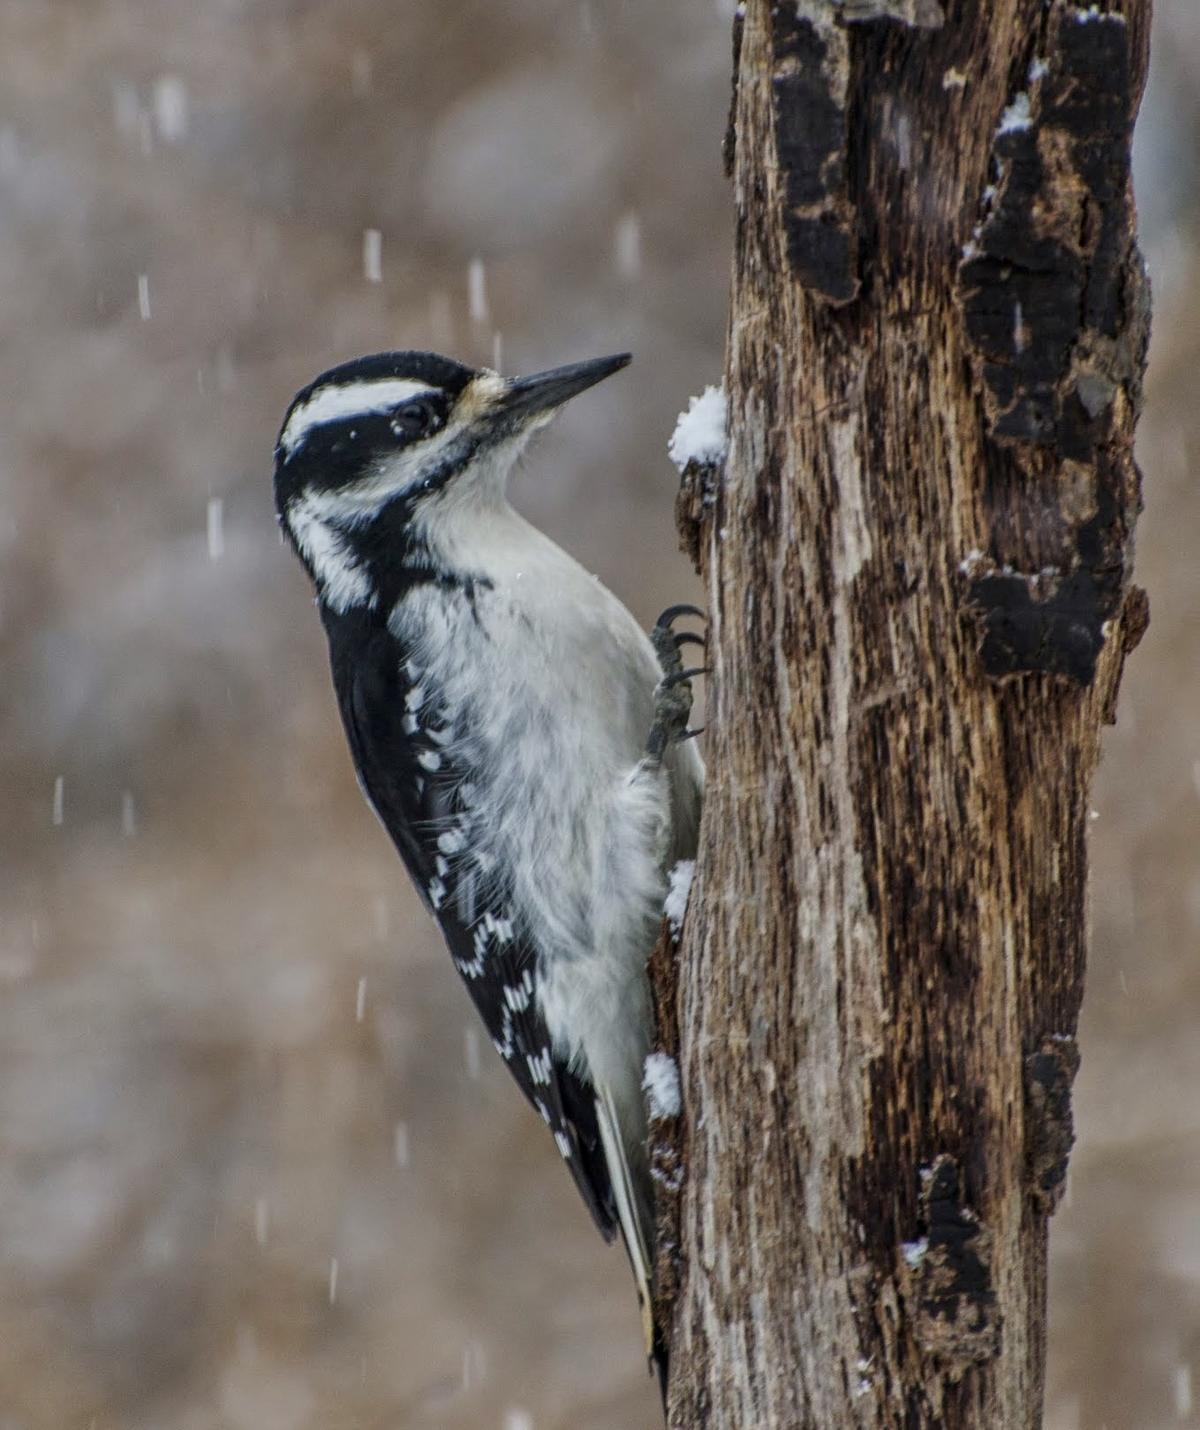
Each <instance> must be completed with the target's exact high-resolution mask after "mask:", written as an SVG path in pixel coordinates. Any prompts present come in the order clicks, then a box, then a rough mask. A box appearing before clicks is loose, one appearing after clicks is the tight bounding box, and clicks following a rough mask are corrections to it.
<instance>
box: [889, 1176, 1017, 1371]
mask: <svg viewBox="0 0 1200 1430" xmlns="http://www.w3.org/2000/svg"><path fill="white" fill-rule="evenodd" d="M921 1210H922V1213H923V1219H924V1222H925V1228H926V1229H925V1234H924V1235H923V1236H922V1237H920V1238H919V1239H918V1240H917V1241H915V1242H910V1243H909V1244H908V1245H906V1246H904V1247H902V1248H901V1253H900V1285H901V1290H902V1292H903V1295H904V1301H905V1306H906V1308H907V1311H908V1315H909V1321H910V1325H911V1328H912V1333H913V1336H914V1337H915V1339H916V1340H917V1342H918V1344H919V1345H920V1346H921V1348H922V1350H924V1351H925V1352H926V1353H927V1354H928V1355H932V1356H934V1357H936V1359H937V1360H938V1361H939V1362H940V1363H941V1364H942V1367H943V1369H944V1371H945V1374H946V1375H947V1377H948V1378H949V1379H950V1380H951V1381H955V1380H958V1379H960V1378H961V1376H962V1375H963V1373H964V1372H965V1371H967V1370H968V1369H970V1367H971V1366H972V1365H976V1364H978V1363H979V1362H981V1361H986V1360H990V1359H991V1358H992V1357H993V1356H994V1355H996V1353H997V1352H998V1350H999V1348H1000V1319H999V1313H998V1310H997V1306H996V1292H995V1290H994V1288H993V1286H992V1274H991V1266H990V1255H991V1234H990V1233H989V1232H988V1231H986V1230H985V1229H984V1228H983V1227H982V1226H981V1225H980V1223H979V1218H978V1217H977V1216H976V1215H975V1213H974V1212H973V1211H972V1210H971V1209H970V1208H969V1207H966V1206H964V1205H963V1203H962V1201H961V1200H960V1195H959V1174H958V1166H957V1164H956V1163H955V1161H954V1159H953V1158H952V1157H946V1156H941V1157H938V1158H937V1160H936V1161H935V1162H934V1163H933V1165H932V1167H930V1168H929V1169H928V1170H927V1171H925V1172H923V1173H922V1187H921Z"/></svg>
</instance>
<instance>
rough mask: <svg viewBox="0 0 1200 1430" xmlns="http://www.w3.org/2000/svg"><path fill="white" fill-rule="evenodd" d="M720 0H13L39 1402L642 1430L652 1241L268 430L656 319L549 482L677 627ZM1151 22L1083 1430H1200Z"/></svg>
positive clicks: (9, 203)
mask: <svg viewBox="0 0 1200 1430" xmlns="http://www.w3.org/2000/svg"><path fill="white" fill-rule="evenodd" d="M730 9H731V6H730V5H725V4H720V3H714V0H704V3H696V0H658V3H657V4H655V5H644V4H640V3H633V0H628V3H627V0H595V2H594V3H587V0H454V3H447V0H441V3H438V0H399V3H395V0H393V3H390V4H387V3H384V0H339V3H338V4H337V5H329V4H317V3H309V0H254V3H251V0H208V3H205V4H203V5H199V6H198V5H195V4H192V3H185V2H184V0H157V3H156V4H153V5H151V4H146V3H142V4H137V3H132V0H90V3H88V4H82V3H75V4H71V3H67V0H3V3H0V321H2V331H3V334H4V342H3V346H2V350H0V381H2V391H3V412H2V416H0V553H2V561H3V565H2V567H0V571H2V580H0V651H2V660H3V664H2V667H0V669H2V671H3V690H4V700H3V704H2V706H0V721H2V741H0V764H2V772H3V790H4V797H3V809H4V820H3V824H2V826H0V828H2V838H3V869H2V873H0V878H2V880H3V886H2V887H3V897H2V902H0V1427H2V1430H50V1427H55V1430H73V1427H79V1430H88V1427H95V1430H116V1428H117V1427H120V1428H121V1430H143V1427H144V1430H152V1427H153V1430H209V1427H212V1430H217V1427H221V1430H225V1427H228V1430H303V1427H309V1426H311V1427H345V1430H368V1428H369V1427H381V1430H382V1427H395V1430H401V1427H405V1430H406V1427H450V1430H455V1428H456V1427H495V1430H533V1427H536V1430H549V1427H563V1428H564V1430H566V1427H572V1430H617V1428H618V1427H622V1428H623V1427H637V1426H647V1427H649V1426H653V1425H654V1424H655V1423H656V1415H657V1412H656V1408H655V1395H654V1392H653V1390H652V1387H651V1384H650V1382H649V1381H648V1380H647V1378H646V1377H645V1375H644V1373H643V1370H642V1364H641V1359H640V1353H639V1331H638V1322H637V1315H636V1311H635V1306H634V1300H633V1295H632V1292H631V1289H630V1286H629V1283H628V1278H627V1271H626V1268H625V1265H624V1262H623V1258H622V1256H621V1254H620V1252H619V1251H616V1250H613V1249H606V1248H605V1247H604V1246H603V1245H602V1244H601V1243H600V1242H599V1240H598V1239H597V1238H596V1236H595V1234H594V1233H593V1231H592V1228H591V1226H590V1224H589V1222H588V1219H587V1217H586V1214H585V1213H584V1211H583V1208H582V1206H581V1204H580V1203H579V1201H578V1199H577V1197H576V1195H575V1193H574V1191H573V1189H572V1187H571V1185H570V1183H569V1180H568V1179H567V1178H566V1177H565V1176H564V1175H563V1173H562V1170H561V1167H560V1165H559V1162H558V1157H557V1154H556V1152H555V1151H554V1149H553V1147H552V1146H551V1145H550V1143H549V1139H547V1138H546V1137H545V1136H544V1133H543V1129H542V1127H541V1124H540V1123H539V1122H538V1120H537V1119H536V1118H535V1117H534V1116H532V1115H531V1114H529V1112H528V1111H527V1110H526V1108H525V1106H524V1104H523V1103H522V1101H521V1099H520V1098H519V1097H518V1095H517V1094H516V1093H515V1091H514V1090H513V1089H512V1088H511V1087H510V1086H509V1084H508V1081H507V1078H506V1075H505V1073H504V1072H503V1070H502V1069H501V1068H500V1067H499V1066H498V1060H497V1059H496V1058H495V1057H494V1056H493V1054H492V1052H491V1049H490V1047H489V1046H488V1045H487V1043H486V1040H485V1039H483V1038H481V1037H478V1036H477V1035H476V1033H475V1025H474V1022H473V1016H472V1014H471V1011H470V1009H469V1007H468V1004H467V1000H466V998H465V996H464V995H463V993H462V991H461V989H460V987H459V985H458V981H457V978H456V976H455V975H454V973H453V970H452V969H451V967H450V964H449V961H448V959H447V958H446V957H445V955H444V953H443V951H442V949H441V947H440V945H439V943H438V941H437V939H436V937H435V936H434V934H433V932H432V930H431V927H430V925H429V923H428V921H427V919H426V918H425V917H424V915H423V913H422V912H421V910H420V907H419V905H418V902H417V900H416V897H415V896H414V895H413V894H412V893H411V891H410V890H409V889H408V888H407V887H406V884H405V881H404V879H403V877H402V873H401V870H400V866H399V864H398V862H397V860H396V858H395V856H394V855H393V853H392V851H391V849H390V847H389V846H388V844H387V842H386V841H385V839H384V837H383V835H382V833H381V832H380V830H379V828H378V827H377V825H376V824H375V821H374V820H373V818H372V817H371V815H370V814H369V813H368V812H367V810H366V809H365V807H364V806H363V804H362V802H361V800H360V798H359V795H358V791H357V789H356V787H355V783H354V779H353V775H352V772H351V768H350V764H349V761H348V757H347V755H346V752H345V749H344V747H343V741H342V736H341V733H340V730H339V727H338V724H337V720H336V716H335V711H334V706H333V702H332V697H331V694H330V691H329V684H328V677H327V673H326V667H325V654H324V649H323V641H322V636H321V633H320V630H319V626H318V622H317V620H316V617H315V614H314V612H313V610H312V608H311V604H310V601H309V593H308V589H307V586H306V583H305V581H304V579H303V577H302V574H301V572H300V570H299V568H298V566H297V565H296V563H295V562H294V561H293V560H292V558H291V557H290V556H289V554H288V553H287V552H285V551H284V550H283V549H282V548H281V547H280V546H279V544H278V541H277V536H276V529H275V524H274V519H273V514H272V510H271V500H270V480H269V479H270V468H271V460H270V454H271V446H272V442H273V439H274V435H275V431H276V428H277V425H278V422H279V419H280V417H281V415H282V412H283V409H284V406H285V405H286V402H287V400H288V398H289V397H290V395H291V393H292V392H293V390H294V389H295V388H296V387H298V386H299V385H300V384H301V383H302V382H304V381H305V380H307V379H308V378H309V377H311V376H312V375H313V374H314V373H315V372H316V371H318V370H319V369H320V368H323V367H324V366H326V365H328V364H330V363H332V362H335V361H339V360H341V359H343V358H346V357H349V356H352V355H355V354H358V353H361V352H366V351H370V350H373V349H377V348H382V347H391V346H433V347H437V348H441V349H446V350H449V351H451V352H453V353H455V354H457V355H458V356H460V357H465V358H468V359H473V360H478V361H486V362H489V363H490V362H491V361H492V360H493V358H494V357H495V356H497V355H498V357H499V361H500V363H501V364H502V365H503V367H504V368H505V369H507V370H508V371H514V372H516V371H523V370H524V371H529V370H532V369H534V368H536V367H540V366H548V365H551V364H554V363H558V362H565V361H569V360H572V359H575V358H581V357H587V356H592V355H595V354H599V353H604V352H608V351H612V350H616V349H621V348H630V349H632V350H633V351H634V352H635V354H636V355H637V365H636V366H635V367H634V368H633V369H632V370H631V371H630V372H629V373H627V374H625V375H623V376H621V377H619V378H618V379H615V380H614V381H613V382H611V383H609V384H606V385H605V386H604V387H602V388H600V389H597V391H596V393H594V394H591V395H589V396H588V397H587V398H586V399H585V400H582V401H581V402H580V403H578V404H577V405H576V406H575V407H573V408H572V410H571V411H570V413H569V414H568V415H567V416H566V417H565V418H564V419H563V421H562V422H561V423H560V424H559V425H558V426H557V427H556V428H555V430H554V431H553V432H552V433H550V434H549V435H548V436H547V437H546V438H545V439H544V440H543V442H542V444H541V447H540V449H539V450H538V452H537V453H536V454H535V456H534V459H533V460H532V461H531V462H530V464H529V467H528V470H527V471H525V472H523V473H522V474H521V475H520V476H519V477H518V479H517V482H516V496H517V499H518V501H519V503H520V504H521V505H522V506H523V507H524V508H525V509H527V510H528V511H530V512H531V513H532V514H534V515H535V516H536V518H537V519H538V520H539V521H540V522H542V523H543V524H544V525H545V526H546V527H547V528H548V529H549V530H550V531H551V533H552V534H554V535H555V536H557V537H558V538H560V539H561V540H563V541H564V542H565V543H566V544H567V545H569V546H570V548H571V549H572V550H573V551H575V552H576V553H577V554H578V555H579V556H580V557H581V558H582V559H583V561H584V562H585V563H586V564H587V565H589V566H590V567H591V568H592V569H594V570H596V571H597V572H599V573H600V575H601V576H602V577H603V579H604V580H605V581H606V582H607V583H608V584H610V585H611V586H613V587H614V588H615V589H616V590H617V591H618V592H620V593H621V594H622V595H623V596H624V597H625V598H626V599H627V600H628V601H629V602H630V604H631V605H632V606H633V608H634V609H635V611H637V612H638V613H639V615H641V616H642V617H644V618H646V619H649V618H651V617H652V616H653V615H654V613H655V612H656V610H657V608H659V607H660V606H662V605H664V604H666V603H667V602H668V601H670V600H672V599H679V598H680V597H686V596H688V595H690V594H692V591H693V587H692V585H691V577H690V574H689V572H688V571H687V569H686V566H685V564H684V562H683V559H682V558H681V557H680V556H678V555H677V554H676V551H675V535H674V530H673V525H672V519H671V501H672V495H673V491H674V481H673V473H672V471H671V469H670V467H669V465H668V463H667V461H666V457H665V451H664V447H665V442H666V438H667V436H668V434H669V432H670V429H671V426H672V424H673V420H674V416H675V414H676V412H677V411H678V410H679V409H680V408H681V407H682V406H683V405H685V402H686V399H687V397H688V395H689V394H690V393H692V392H695V391H698V390H699V389H700V388H701V387H702V386H703V385H704V384H705V383H706V382H708V381H712V380H715V379H716V378H717V376H718V375H719V372H720V367H721V357H722V343H723V327H724V317H725V301H726V273H727V264H728V246H729V223H728V195H727V192H726V188H725V184H724V181H723V180H722V178H721V176H720V165H719V146H720V140H721V134H722V130H723V126H724V119H725V105H726V98H727V92H728V48H729V46H728V23H729V14H728V11H729V10H730ZM1157 9H1158V16H1157V34H1156V39H1157V48H1156V52H1155V60H1154V78H1153V83H1152V86H1151V91H1150V94H1149V97H1148V100H1147V104H1146V107H1145V110H1144V117H1143V120H1142V125H1141V130H1140V135H1139V147H1138V156H1137V157H1138V177H1139V195H1140V201H1141V206H1142V216H1143V237H1144V244H1145V248H1146V252H1147V256H1148V258H1149V261H1150V265H1151V269H1152V273H1153V277H1154V282H1155V289H1156V322H1155V330H1154V348H1153V358H1152V367H1151V381H1150V388H1149V400H1148V405H1147V411H1146V416H1145V419H1144V421H1143V424H1142V441H1141V452H1142V460H1143V464H1144V466H1145V469H1146V473H1147V509H1146V514H1145V517H1144V519H1143V522H1142V526H1141V528H1140V545H1139V576H1140V579H1141V580H1142V581H1143V583H1144V584H1146V585H1147V586H1148V587H1149V588H1150V591H1151V595H1152V600H1153V604H1154V620H1153V624H1152V626H1151V629H1150V633H1149V636H1148V637H1147V640H1146V642H1145V644H1144V645H1143V647H1142V648H1141V649H1140V650H1139V651H1138V653H1137V655H1136V657H1135V658H1134V660H1133V661H1132V662H1131V665H1130V667H1129V670H1128V672H1127V678H1126V683H1125V690H1124V693H1123V696H1122V703H1121V722H1120V725H1119V727H1118V728H1117V729H1116V730H1115V731H1113V732H1111V733H1110V735H1109V736H1108V740H1107V754H1106V759H1105V764H1104V769H1103V777H1102V779H1101V781H1100V784H1099V787H1098V789H1097V791H1096V797H1095V806H1096V812H1097V813H1096V821H1095V825H1094V846H1093V847H1094V869H1095V880H1094V886H1095V892H1094V925H1095V937H1094V944H1093V956H1092V967H1091V975H1090V979H1089V991H1088V999H1087V1005H1086V1013H1085V1018H1084V1027H1083V1051H1084V1065H1083V1071H1082V1073H1081V1075H1080V1081H1079V1088H1078V1111H1079V1123H1080V1133H1081V1137H1080V1144H1079V1146H1078V1149H1077V1151H1076V1153H1075V1157H1074V1162H1073V1167H1072V1177H1071V1193H1070V1200H1069V1204H1068V1205H1067V1206H1066V1207H1065V1208H1064V1209H1063V1210H1062V1211H1060V1213H1059V1215H1058V1217H1057V1218H1056V1220H1055V1223H1054V1231H1053V1245H1054V1281H1053V1293H1052V1300H1053V1317H1054V1331H1053V1345H1052V1352H1051V1366H1050V1376H1049V1381H1050V1384H1049V1417H1048V1419H1049V1424H1050V1426H1051V1427H1053V1430H1099V1427H1102V1426H1107V1427H1109V1430H1120V1428H1121V1427H1138V1428H1139V1430H1141V1428H1142V1427H1158V1426H1163V1427H1166V1426H1173V1425H1178V1424H1181V1423H1183V1424H1187V1423H1193V1424H1195V1423H1200V1409H1196V1408H1193V1407H1194V1405H1196V1404H1200V1383H1197V1384H1195V1386H1193V1367H1194V1368H1195V1375H1196V1376H1197V1377H1200V1026H1198V1025H1200V959H1198V958H1197V956H1196V954H1197V944H1198V941H1200V868H1198V860H1197V851H1198V849H1200V720H1198V714H1200V660H1198V656H1200V619H1198V613H1200V559H1198V558H1197V554H1196V552H1197V547H1198V545H1200V496H1198V494H1197V490H1196V486H1195V484H1194V483H1193V482H1192V481H1191V480H1190V472H1191V469H1192V468H1193V467H1194V465H1195V463H1196V454H1197V451H1198V450H1200V384H1198V382H1197V371H1198V370H1200V9H1198V7H1197V6H1196V3H1195V0H1158V6H1157ZM370 234H375V235H377V237H372V236H369V235H370ZM472 265H475V267H474V278H473V279H472V277H471V272H472Z"/></svg>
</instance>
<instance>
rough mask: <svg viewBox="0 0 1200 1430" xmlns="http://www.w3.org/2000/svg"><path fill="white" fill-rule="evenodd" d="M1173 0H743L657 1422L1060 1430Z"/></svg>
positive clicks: (691, 536)
mask: <svg viewBox="0 0 1200 1430" xmlns="http://www.w3.org/2000/svg"><path fill="white" fill-rule="evenodd" d="M1149 10H1150V6H1149V0H1120V2H1119V3H1118V0H1111V2H1110V0H1104V3H1101V4H1100V5H1098V6H1078V5H1073V4H1069V3H1064V0H1049V3H1045V0H990V3H984V0H946V3H944V4H942V5H938V4H934V3H925V0H904V3H892V4H887V3H867V0H856V3H853V4H850V3H845V4H838V3H830V0H786V3H779V4H770V3H768V0H749V3H748V4H747V5H746V6H745V14H744V19H742V20H740V21H739V24H738V33H737V35H736V37H735V38H736V45H735V50H736V58H735V91H734V111H733V118H732V122H731V126H730V141H729V142H728V143H727V159H728V160H729V161H730V163H731V170H732V177H733V185H734V201H735V205H736V218H737V230H736V253H735V261H734V279H733V303H732V321H731V327H730V339H729V351H728V370H727V374H726V386H727V390H728V393H729V397H730V432H731V445H730V451H729V457H728V462H727V466H726V468H725V470H724V471H723V472H721V473H715V472H709V473H700V472H694V471H693V472H691V473H689V474H688V476H689V480H688V481H687V482H686V483H685V488H684V494H683V497H682V498H681V526H682V528H683V530H684V532H685V538H686V539H687V541H688V542H689V543H690V544H691V545H692V549H693V550H694V552H695V553H696V554H697V556H698V560H699V565H700V568H701V571H702V574H703V576H704V578H705V580H706V582H707V586H708V592H709V602H710V612H711V628H710V636H711V658H712V662H713V665H714V672H713V678H712V690H711V693H710V716H709V734H708V761H709V769H710V783H709V791H708V797H707V808H706V813H705V822H704V831H703V838H702V848H701V852H700V858H699V861H698V868H697V876H696V884H695V887H694V889H693V893H692V899H691V905H690V909H689V914H688V919H687V922H686V925H685V929H684V939H683V945H682V949H681V957H680V965H679V991H678V1009H679V1028H680V1043H681V1048H680V1054H681V1066H682V1074H683V1086H684V1100H685V1101H684V1116H683V1120H682V1128H681V1130H680V1135H681V1138H682V1153H683V1163H684V1168H685V1172H686V1179H685V1182H684V1186H683V1189H682V1203H681V1207H680V1211H679V1217H680V1220H679V1252H680V1257H679V1264H678V1272H679V1275H680V1283H679V1287H678V1293H677V1299H676V1300H675V1303H674V1307H673V1369H672V1381H671V1390H670V1423H671V1425H672V1426H676V1427H697V1426H709V1425H711V1426H721V1427H733V1426H755V1427H759V1426H813V1427H818V1430H831V1427H841V1426H863V1427H866V1426H871V1427H876V1426H889V1427H900V1426H904V1427H914V1426H934V1425H936V1426H946V1427H960V1426H973V1427H989V1430H994V1427H1018V1426H1032V1425H1036V1424H1037V1423H1038V1422H1039V1418H1040V1406H1041V1395H1042V1380H1043V1360H1044V1346H1045V1268H1046V1219H1047V1216H1048V1215H1049V1213H1050V1211H1052V1210H1053V1207H1054V1205H1055V1203H1056V1200H1057V1197H1058V1195H1059V1193H1060V1191H1061V1186H1062V1182H1063V1178H1064V1176H1065V1170H1066V1159H1067V1154H1068V1151H1069V1148H1070V1144H1071V1136H1072V1134H1071V1115H1070V1084H1071V1079H1072V1077H1073V1075H1074V1071H1075V1068H1076V1066H1077V1060H1078V1054H1077V1052H1076V1048H1075V1042H1074V1037H1075V1031H1076V1022H1077V1016H1078V1012H1079V1004H1080V999H1081V995H1082V986H1083V971H1084V950H1085V932H1086V929H1085V925H1086V913H1085V896H1086V833H1085V831H1086V823H1087V812H1088V790H1089V784H1090V781H1091V777H1092V773H1093V770H1094V768H1095V765H1096V761H1097V756H1098V747H1099V736H1100V729H1101V725H1102V723H1103V721H1104V720H1105V719H1108V718H1111V715H1112V711H1113V708H1114V701H1115V698H1116V691H1117V685H1118V682H1119V679H1120V675H1121V668H1122V663H1123V660H1124V656H1125V654H1126V653H1127V651H1128V650H1129V649H1130V648H1131V647H1132V645H1133V644H1134V643H1135V642H1136V639H1137V637H1138V636H1139V635H1140V633H1141V630H1142V629H1143V628H1144V626H1145V621H1146V609H1145V598H1144V596H1143V595H1142V593H1140V592H1139V591H1137V589H1136V588H1134V587H1132V586H1131V585H1130V582H1129V576H1130V564H1131V559H1132V533H1133V524H1134V520H1135V517H1136V514H1137V512H1138V509H1139V477H1138V472H1137V469H1136V468H1135V466H1134V462H1133V457H1132V451H1131V447H1132V437H1133V426H1134V422H1135V420H1136V416H1137V411H1138V405H1139V400H1140V380H1141V372H1142V364H1143V358H1144V351H1145V342H1146V331H1147V320H1148V297H1147V292H1146V285H1145V279H1144V272H1143V267H1142V263H1141V259H1140V256H1139V254H1138V252H1137V249H1136V246H1135V242H1134V217H1133V208H1132V198H1131V191H1130V183H1129V142H1130V136H1131V131H1132V125H1133V118H1134V115H1135V113H1136V110H1137V105H1138V100H1139V97H1140V92H1141V86H1142V82H1143V76H1144V69H1145V59H1146V40H1147V33H1148V27H1149Z"/></svg>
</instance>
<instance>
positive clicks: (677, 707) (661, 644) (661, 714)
mask: <svg viewBox="0 0 1200 1430" xmlns="http://www.w3.org/2000/svg"><path fill="white" fill-rule="evenodd" d="M681 616H696V617H698V618H699V619H701V620H703V619H704V612H703V611H701V610H700V609H699V608H698V607H697V606H689V605H678V606H668V608H667V609H666V610H665V611H664V612H663V613H662V615H661V616H659V618H658V620H657V621H656V622H655V624H654V628H653V630H652V631H651V632H650V640H651V642H652V643H653V645H654V650H655V654H656V655H657V656H658V663H659V666H660V667H661V669H662V673H663V674H662V679H661V680H660V681H659V683H658V686H657V687H656V689H655V691H654V723H653V724H652V725H651V726H650V737H649V739H648V740H647V741H646V753H647V755H648V756H649V757H650V758H651V759H652V760H661V759H662V757H663V755H664V754H665V753H666V750H667V747H668V746H669V745H677V744H679V743H680V742H681V741H683V740H690V739H693V738H694V737H695V736H696V735H698V734H699V733H700V731H699V730H689V729H688V716H689V715H690V714H691V713H692V686H691V682H692V679H693V678H694V677H695V676H697V675H707V674H708V667H707V666H694V667H692V668H691V669H689V670H685V669H684V666H683V657H682V655H681V653H680V652H681V647H682V646H685V645H701V646H702V645H704V644H705V640H704V637H703V636H700V635H696V634H695V633H694V632H692V631H680V632H679V633H678V634H676V632H675V631H673V630H672V629H671V626H672V623H673V622H675V621H677V620H678V619H679V618H680V617H681Z"/></svg>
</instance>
